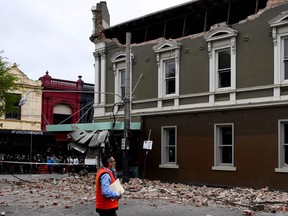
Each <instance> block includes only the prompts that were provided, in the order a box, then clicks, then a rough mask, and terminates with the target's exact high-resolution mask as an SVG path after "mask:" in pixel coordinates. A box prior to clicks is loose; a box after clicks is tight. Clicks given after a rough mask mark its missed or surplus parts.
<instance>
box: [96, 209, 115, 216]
mask: <svg viewBox="0 0 288 216" xmlns="http://www.w3.org/2000/svg"><path fill="white" fill-rule="evenodd" d="M96 212H98V214H99V215H100V216H117V214H116V210H115V209H111V210H96Z"/></svg>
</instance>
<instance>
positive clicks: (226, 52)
mask: <svg viewBox="0 0 288 216" xmlns="http://www.w3.org/2000/svg"><path fill="white" fill-rule="evenodd" d="M216 55H217V72H218V88H225V87H230V86H231V50H230V48H229V49H222V50H218V51H217V52H216Z"/></svg>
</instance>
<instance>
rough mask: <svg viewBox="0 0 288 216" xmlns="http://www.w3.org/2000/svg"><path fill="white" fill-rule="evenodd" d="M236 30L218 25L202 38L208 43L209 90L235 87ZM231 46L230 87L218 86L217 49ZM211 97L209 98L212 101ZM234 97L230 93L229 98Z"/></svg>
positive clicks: (216, 90) (214, 91)
mask: <svg viewBox="0 0 288 216" xmlns="http://www.w3.org/2000/svg"><path fill="white" fill-rule="evenodd" d="M237 33H238V32H237V31H236V30H234V29H231V28H229V27H219V28H217V29H214V30H212V31H210V32H209V33H208V34H207V35H206V36H205V37H204V38H205V40H206V41H207V43H208V55H209V91H210V92H213V93H217V92H227V91H231V90H235V89H236V36H237ZM229 47H230V48H231V85H230V87H224V88H218V86H219V85H218V82H219V80H218V71H217V62H216V61H217V58H216V57H217V51H218V50H222V49H225V48H229ZM211 96H213V98H211V99H210V101H211V100H212V101H213V102H214V95H213V94H211ZM233 98H234V97H233V95H231V97H230V99H231V100H232V99H233Z"/></svg>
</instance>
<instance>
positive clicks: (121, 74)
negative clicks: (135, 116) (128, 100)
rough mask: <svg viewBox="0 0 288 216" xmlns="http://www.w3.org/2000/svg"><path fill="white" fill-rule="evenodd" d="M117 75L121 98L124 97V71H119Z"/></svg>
mask: <svg viewBox="0 0 288 216" xmlns="http://www.w3.org/2000/svg"><path fill="white" fill-rule="evenodd" d="M118 73H119V80H118V82H119V88H120V89H119V94H120V96H121V97H122V98H124V97H125V69H120V70H119V71H118Z"/></svg>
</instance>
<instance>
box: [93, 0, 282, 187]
mask: <svg viewBox="0 0 288 216" xmlns="http://www.w3.org/2000/svg"><path fill="white" fill-rule="evenodd" d="M108 8H109V5H107V3H106V2H105V1H102V2H100V3H97V5H96V6H94V7H92V14H93V31H92V35H91V37H90V40H91V41H92V42H93V43H94V44H95V51H94V53H93V54H94V58H95V92H112V93H114V94H100V93H99V94H95V97H94V101H95V102H94V103H95V104H94V107H95V110H94V122H105V121H108V120H109V121H110V120H111V115H112V114H113V116H114V118H115V119H116V121H123V114H124V111H123V109H122V107H121V105H119V104H121V101H122V99H123V97H124V96H125V95H124V91H123V90H124V88H125V85H126V83H125V79H124V77H125V76H124V74H125V70H126V66H127V65H126V59H127V56H126V55H127V52H126V46H125V43H126V33H127V32H129V33H131V53H129V54H130V57H129V58H130V59H131V64H130V67H129V68H130V69H129V71H130V82H131V83H130V85H131V92H130V99H131V100H130V103H131V121H132V122H141V126H142V127H141V133H138V134H137V136H135V133H134V132H133V131H132V132H131V136H132V137H133V139H132V140H131V143H130V146H131V149H132V150H131V149H130V152H129V154H130V155H133V156H135V157H136V158H137V161H134V163H135V164H138V166H139V171H140V175H141V174H143V173H145V178H149V179H159V180H164V181H175V182H183V183H189V184H205V185H230V186H249V187H256V188H260V187H266V186H268V187H269V188H274V189H287V182H288V166H287V164H288V111H287V110H288V21H287V20H288V1H287V0H194V1H187V3H184V4H181V5H178V6H175V7H171V8H168V9H164V10H161V11H157V12H155V13H151V14H148V15H145V16H142V17H138V18H135V19H132V20H129V21H127V22H124V23H120V24H117V25H115V26H110V14H109V10H108ZM111 16H113V14H111ZM129 54H128V55H129ZM115 106H116V107H117V108H119V111H118V112H117V113H116V114H115V113H114V111H112V110H114V109H115ZM114 114H115V115H114ZM150 134H151V136H150ZM148 137H150V140H151V141H153V147H152V150H149V154H147V153H146V150H145V149H143V147H142V145H143V141H144V140H147V139H148ZM146 156H147V161H146V160H145V157H146ZM144 161H145V162H147V164H146V166H144ZM145 167H147V169H146V170H145Z"/></svg>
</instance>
